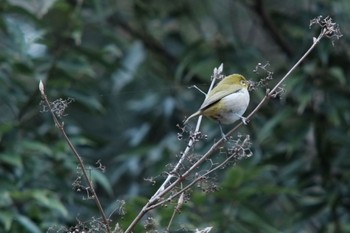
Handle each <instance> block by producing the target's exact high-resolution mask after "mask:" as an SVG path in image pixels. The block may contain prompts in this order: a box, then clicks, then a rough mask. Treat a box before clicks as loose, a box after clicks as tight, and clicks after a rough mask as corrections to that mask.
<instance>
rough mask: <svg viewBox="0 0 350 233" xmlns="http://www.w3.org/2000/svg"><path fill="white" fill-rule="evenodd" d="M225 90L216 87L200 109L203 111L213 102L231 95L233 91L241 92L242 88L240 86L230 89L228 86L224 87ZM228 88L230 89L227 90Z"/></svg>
mask: <svg viewBox="0 0 350 233" xmlns="http://www.w3.org/2000/svg"><path fill="white" fill-rule="evenodd" d="M223 89H224V90H220V91H216V90H215V88H214V89H213V90H212V91H211V92H210V93H209V96H208V98H207V99H206V100H204V102H203V104H202V106H201V107H200V110H201V111H203V110H205V109H207V108H209V107H210V106H212V105H213V104H215V103H217V102H219V101H220V100H221V99H222V98H224V97H226V96H228V95H231V94H233V93H236V92H239V91H240V90H241V88H238V89H237V90H234V91H233V92H232V90H229V89H228V88H223ZM227 89H228V90H227Z"/></svg>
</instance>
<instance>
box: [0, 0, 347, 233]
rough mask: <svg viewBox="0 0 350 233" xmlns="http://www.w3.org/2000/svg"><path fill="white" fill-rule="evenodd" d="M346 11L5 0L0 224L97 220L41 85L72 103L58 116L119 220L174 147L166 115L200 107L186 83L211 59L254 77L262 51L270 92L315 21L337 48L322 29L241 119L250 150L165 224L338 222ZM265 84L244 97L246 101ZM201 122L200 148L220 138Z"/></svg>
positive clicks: (160, 219) (295, 226) (157, 0)
mask: <svg viewBox="0 0 350 233" xmlns="http://www.w3.org/2000/svg"><path fill="white" fill-rule="evenodd" d="M349 12H350V2H349V1H346V0H335V1H326V0H324V1H321V0H309V1H304V0H296V1H277V0H266V1H262V0H237V1H232V0H231V1H229V0H217V1H208V0H193V1H185V0H178V1H163V0H150V1H142V0H130V1H117V0H114V1H112V0H104V1H100V0H95V1H94V0H86V1H84V0H81V1H75V0H37V1H35V0H28V1H25V0H22V1H21V0H2V1H1V2H0V229H1V232H16V233H18V232H35V233H36V232H46V231H47V230H48V232H61V231H59V230H60V229H61V228H59V226H61V225H63V226H66V227H70V226H75V225H79V223H81V225H83V226H86V227H89V228H90V229H93V227H91V224H93V223H95V222H96V221H97V220H94V218H95V219H96V218H98V216H99V215H98V212H97V208H96V207H95V205H94V202H93V201H92V200H86V198H87V193H86V191H85V187H86V184H85V183H84V181H83V180H80V179H79V176H80V171H79V169H78V168H77V163H76V160H75V159H74V157H73V156H72V153H71V152H70V150H69V148H68V146H67V144H66V143H65V141H64V140H63V138H62V136H61V135H60V133H59V131H58V130H57V129H56V128H55V126H54V123H53V121H52V119H51V117H50V114H49V113H47V112H46V113H43V112H42V110H43V106H42V105H40V101H41V97H40V94H39V91H38V83H39V80H43V81H44V83H45V90H46V93H47V94H48V96H49V98H50V99H51V101H53V100H55V99H59V98H62V99H63V100H65V99H68V98H73V99H74V101H73V102H71V103H70V104H69V106H68V108H67V109H66V110H65V115H64V116H62V117H61V119H60V120H61V121H63V122H64V124H65V129H66V131H67V133H68V135H69V136H70V138H71V140H72V141H73V143H74V144H75V145H76V146H77V148H78V150H79V152H80V153H81V155H82V156H83V158H84V161H85V162H86V163H87V166H88V168H89V171H90V173H91V176H92V178H93V180H94V181H95V183H96V186H97V192H98V194H99V196H100V198H101V201H102V205H103V206H104V208H105V209H106V212H107V214H108V215H110V214H111V213H112V212H113V213H114V214H113V215H112V216H111V219H112V220H113V223H112V225H113V226H114V224H116V223H117V222H119V223H120V224H121V226H122V227H123V228H124V229H125V226H127V225H128V223H130V221H131V220H132V218H133V217H135V215H136V213H137V212H138V211H140V209H141V207H142V205H143V204H144V203H145V202H146V201H147V198H149V197H150V196H151V195H152V193H153V192H154V191H155V190H156V188H157V187H158V185H159V184H160V182H161V181H162V180H163V176H162V174H164V172H165V171H168V170H169V167H171V164H173V163H174V162H175V161H176V160H177V156H178V155H179V154H180V152H181V151H182V150H184V148H185V145H186V141H187V137H186V135H185V136H184V138H183V139H182V140H179V139H178V137H177V133H179V132H181V130H180V129H179V128H178V127H177V126H176V125H177V124H181V122H182V121H183V120H184V118H185V116H188V115H189V114H190V113H192V112H193V111H195V110H197V108H198V107H199V106H200V104H201V102H202V101H203V96H202V94H200V93H199V92H197V91H196V90H194V89H188V87H189V86H191V85H193V84H196V85H197V86H198V87H200V88H202V89H203V90H206V89H207V88H208V85H209V83H210V76H211V74H212V71H213V68H214V67H217V66H219V65H220V64H221V63H224V73H225V74H230V73H236V72H237V73H241V74H243V75H245V76H246V77H247V78H248V79H251V80H254V81H258V80H259V79H260V78H262V77H264V73H260V75H257V74H255V73H254V72H253V69H254V68H255V66H256V65H257V64H258V63H262V64H265V63H266V62H267V61H268V62H269V63H270V64H271V66H270V67H269V69H270V70H271V71H273V72H274V76H273V77H274V80H273V81H272V82H271V83H270V86H271V85H272V84H273V83H275V82H276V81H277V80H279V79H280V78H281V77H282V76H283V75H284V74H285V73H286V72H287V71H288V70H289V69H290V68H291V67H292V65H293V64H294V63H295V62H296V61H297V60H298V59H299V58H300V57H301V55H302V54H303V53H304V52H305V51H306V50H307V49H308V48H309V47H310V45H311V44H312V38H313V37H317V36H318V34H319V28H318V27H317V26H315V27H312V28H311V30H310V29H309V22H310V20H311V19H313V18H315V17H317V16H318V15H323V16H327V15H329V16H331V17H332V18H333V20H334V21H335V22H337V23H338V24H339V25H340V29H341V31H342V33H343V35H344V36H343V37H342V38H341V39H340V40H339V41H336V42H335V45H334V46H332V43H331V41H330V40H328V39H323V40H322V41H321V43H320V44H319V45H318V46H317V47H316V49H315V50H314V51H313V52H312V53H311V54H310V55H309V56H308V57H307V59H306V60H305V61H304V62H303V63H302V64H301V66H299V67H298V69H297V70H296V71H295V72H293V73H292V75H291V77H290V78H289V79H288V80H287V81H286V82H285V86H284V88H285V94H284V95H283V96H282V98H281V99H273V100H271V101H270V102H268V103H267V104H266V105H264V107H263V108H262V109H261V111H259V112H258V114H257V115H255V116H254V118H253V119H252V121H251V122H250V124H249V125H247V126H243V127H241V128H240V129H239V133H241V134H243V135H246V134H249V135H250V137H251V140H252V143H253V145H252V148H251V150H252V152H253V156H252V157H250V158H248V159H245V160H242V161H240V162H238V163H237V164H236V165H235V166H230V167H227V168H226V169H224V170H220V171H219V172H218V173H217V174H215V176H214V177H212V182H213V183H215V185H216V186H217V187H218V188H217V191H215V192H209V190H203V189H202V188H198V189H196V188H194V189H193V190H192V192H191V193H190V195H189V196H188V198H189V199H188V201H187V202H186V204H185V205H184V207H183V210H182V212H181V214H179V215H177V216H176V217H175V219H174V223H173V225H172V229H173V230H172V232H192V231H194V230H195V229H196V228H203V227H206V226H213V227H214V228H213V231H212V232H239V233H242V232H243V233H244V232H350V218H349V217H350V216H349V211H350V184H349V182H350V181H349V180H350V158H349V156H350V133H349V125H350V89H349V86H350V85H349V82H350V81H349V78H350V77H349V67H350V60H349V59H350V56H349V51H350V50H349V37H348V36H349V26H350V25H349V19H350V16H349ZM264 93H265V89H264V88H261V89H259V90H257V91H255V92H252V93H251V104H250V107H249V109H248V111H249V110H252V108H253V107H254V106H256V104H257V103H258V102H259V100H260V99H261V98H262V97H263V95H264ZM194 124H195V121H193V122H191V125H194ZM229 129H230V127H229V126H226V127H225V130H229ZM202 131H203V133H204V134H207V135H208V139H207V140H206V141H204V142H205V143H203V148H198V149H199V150H202V151H205V148H206V147H208V146H210V145H212V144H213V142H214V141H215V139H218V137H220V133H219V130H218V127H217V125H216V124H215V123H214V122H212V121H210V120H208V119H205V120H204V121H203V126H202ZM98 161H100V162H101V164H102V165H103V166H105V171H104V172H103V171H101V169H99V168H98V165H99V164H98V163H97V164H96V162H98ZM150 178H152V179H153V178H154V179H155V181H157V183H156V184H153V183H152V182H149V181H147V180H146V179H150ZM79 185H81V186H79ZM79 191H80V192H79ZM122 201H125V202H126V205H125V206H124V205H122ZM122 207H123V208H122ZM172 210H173V206H172V205H169V206H168V207H167V208H165V207H161V208H159V209H157V210H155V211H153V212H152V213H151V215H150V216H152V219H153V220H154V224H153V223H150V224H148V227H150V228H152V227H153V228H154V229H158V230H159V229H164V227H166V225H167V223H168V222H169V219H170V215H171V213H172ZM143 224H145V222H144V221H142V222H141V224H140V225H139V226H138V227H139V228H138V229H137V230H136V232H144V231H146V230H145V229H144V228H143V226H142V225H143ZM96 232H98V231H96ZM149 232H153V231H152V230H149Z"/></svg>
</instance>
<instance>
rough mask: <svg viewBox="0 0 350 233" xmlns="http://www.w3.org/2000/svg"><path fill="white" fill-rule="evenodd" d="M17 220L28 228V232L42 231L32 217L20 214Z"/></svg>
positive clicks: (37, 232)
mask: <svg viewBox="0 0 350 233" xmlns="http://www.w3.org/2000/svg"><path fill="white" fill-rule="evenodd" d="M16 220H17V221H18V222H19V223H20V224H21V225H22V226H23V228H24V229H26V230H27V232H28V233H41V230H40V228H39V227H38V225H37V224H35V223H34V222H33V221H32V220H31V219H30V218H28V217H26V216H24V215H20V214H18V215H17V216H16Z"/></svg>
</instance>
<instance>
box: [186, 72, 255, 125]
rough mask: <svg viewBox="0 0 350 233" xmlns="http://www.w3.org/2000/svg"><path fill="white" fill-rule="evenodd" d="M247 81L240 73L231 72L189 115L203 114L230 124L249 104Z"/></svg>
mask: <svg viewBox="0 0 350 233" xmlns="http://www.w3.org/2000/svg"><path fill="white" fill-rule="evenodd" d="M249 99H250V98H249V92H248V81H247V80H246V79H245V78H244V77H243V76H242V75H240V74H232V75H229V76H227V77H225V78H224V79H223V80H221V81H220V82H219V83H218V84H217V85H216V86H215V87H214V88H213V89H212V90H211V92H209V94H208V97H207V98H206V99H205V100H204V102H203V104H202V105H201V107H200V109H199V110H198V111H197V112H195V113H193V114H192V115H191V116H189V117H188V118H187V119H186V121H185V122H184V124H186V123H187V122H188V121H189V120H190V119H191V118H193V117H195V116H199V115H203V116H206V117H209V118H212V119H214V120H217V121H218V122H219V123H220V124H221V123H222V124H231V123H233V122H235V121H237V120H238V119H240V118H242V119H243V117H242V115H243V113H244V112H245V110H246V109H247V107H248V104H249Z"/></svg>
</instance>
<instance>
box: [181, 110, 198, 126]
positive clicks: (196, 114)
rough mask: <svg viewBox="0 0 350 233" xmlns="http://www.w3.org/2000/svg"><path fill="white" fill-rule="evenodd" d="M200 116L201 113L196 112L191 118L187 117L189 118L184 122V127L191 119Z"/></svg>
mask: <svg viewBox="0 0 350 233" xmlns="http://www.w3.org/2000/svg"><path fill="white" fill-rule="evenodd" d="M201 114H202V113H201V112H200V111H197V112H195V113H193V114H192V115H191V116H189V117H188V118H187V119H186V120H185V122H184V125H186V124H187V123H188V121H189V120H190V119H191V118H193V117H195V116H199V115H201Z"/></svg>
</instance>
